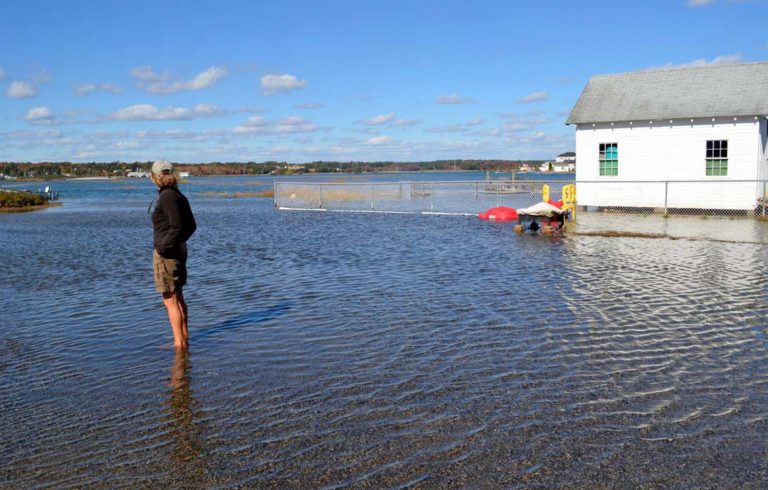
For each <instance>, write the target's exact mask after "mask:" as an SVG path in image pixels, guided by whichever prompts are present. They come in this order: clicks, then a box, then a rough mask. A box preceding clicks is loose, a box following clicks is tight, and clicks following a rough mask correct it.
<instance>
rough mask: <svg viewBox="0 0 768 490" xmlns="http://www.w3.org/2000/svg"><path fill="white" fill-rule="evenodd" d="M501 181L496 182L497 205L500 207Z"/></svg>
mask: <svg viewBox="0 0 768 490" xmlns="http://www.w3.org/2000/svg"><path fill="white" fill-rule="evenodd" d="M499 187H500V186H499V183H498V182H497V183H496V207H497V208H498V207H499Z"/></svg>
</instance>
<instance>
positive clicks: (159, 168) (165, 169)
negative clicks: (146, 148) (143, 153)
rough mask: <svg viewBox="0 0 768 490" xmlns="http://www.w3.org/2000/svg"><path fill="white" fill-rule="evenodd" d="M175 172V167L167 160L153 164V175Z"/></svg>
mask: <svg viewBox="0 0 768 490" xmlns="http://www.w3.org/2000/svg"><path fill="white" fill-rule="evenodd" d="M171 172H173V165H171V162H169V161H167V160H157V161H156V162H155V163H153V164H152V173H153V174H169V173H171Z"/></svg>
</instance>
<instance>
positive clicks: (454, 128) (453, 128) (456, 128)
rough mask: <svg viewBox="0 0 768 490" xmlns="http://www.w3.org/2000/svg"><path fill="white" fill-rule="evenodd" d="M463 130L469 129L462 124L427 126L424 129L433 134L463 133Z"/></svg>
mask: <svg viewBox="0 0 768 490" xmlns="http://www.w3.org/2000/svg"><path fill="white" fill-rule="evenodd" d="M465 131H469V130H468V129H467V128H466V127H465V126H464V125H463V124H451V125H449V126H440V127H436V128H427V129H425V130H424V132H425V133H435V134H444V133H463V132H465Z"/></svg>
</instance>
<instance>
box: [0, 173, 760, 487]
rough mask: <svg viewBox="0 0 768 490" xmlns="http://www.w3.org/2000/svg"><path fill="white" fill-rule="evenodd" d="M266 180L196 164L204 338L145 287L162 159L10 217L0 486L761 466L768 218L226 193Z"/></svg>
mask: <svg viewBox="0 0 768 490" xmlns="http://www.w3.org/2000/svg"><path fill="white" fill-rule="evenodd" d="M481 178H482V177H481ZM270 186H271V180H269V179H256V178H239V179H233V178H230V179H226V178H221V179H192V180H191V181H190V183H189V184H187V185H186V186H185V187H184V191H185V193H187V194H188V195H189V196H190V199H191V203H192V206H193V209H194V211H195V214H196V218H197V222H198V232H197V234H196V235H195V236H194V237H193V238H192V240H191V241H190V243H189V248H190V259H189V270H190V280H189V285H188V287H187V289H186V291H185V296H186V298H187V303H188V304H189V308H190V336H191V351H190V354H189V355H188V356H180V355H176V354H175V353H174V351H173V350H172V349H168V346H169V345H170V343H171V332H170V328H169V327H168V321H167V318H166V315H165V310H164V308H163V306H162V304H161V301H160V298H159V295H158V294H157V293H156V292H155V291H154V288H153V282H152V273H151V251H152V243H151V242H152V235H151V225H150V220H149V215H148V214H147V207H148V205H149V202H150V201H151V199H152V197H153V191H152V189H151V185H150V184H148V182H147V181H138V182H132V181H131V182H129V181H125V182H122V183H112V182H90V183H89V182H78V183H67V184H62V185H60V186H59V190H60V191H61V192H62V195H63V199H64V202H65V204H64V205H63V206H62V207H58V208H51V209H48V210H45V211H42V212H35V213H23V214H15V215H8V214H6V215H0V266H1V267H2V269H1V270H2V275H0V311H2V314H1V316H0V318H2V322H1V323H2V329H1V330H0V434H2V437H1V438H0V487H13V488H16V487H21V488H27V487H34V486H40V487H45V486H53V487H96V488H98V487H109V488H114V487H168V486H171V487H233V486H242V487H295V488H336V487H357V488H359V487H366V486H373V487H393V488H402V487H423V488H452V487H505V488H516V487H520V488H563V487H567V488H616V487H638V486H640V487H646V488H657V487H678V488H691V487H696V488H735V487H746V488H764V487H765V486H766V485H767V484H768V337H766V334H767V333H768V320H766V319H767V318H768V288H767V287H766V282H767V281H768V280H767V279H766V278H768V248H767V246H766V245H765V244H764V243H762V241H761V240H756V241H755V240H745V241H743V242H741V241H738V240H735V239H734V240H730V241H728V240H721V239H719V238H722V237H716V238H718V239H708V238H707V237H706V236H698V237H696V239H690V240H672V239H666V238H662V239H645V238H632V237H622V238H607V237H600V236H578V235H577V236H574V235H570V236H564V237H542V236H530V235H522V236H518V235H516V234H515V233H514V232H513V231H512V229H511V226H509V225H505V224H503V223H488V222H484V221H480V220H478V219H476V218H471V217H447V216H420V215H394V216H393V215H376V214H368V215H359V214H337V213H315V212H280V211H276V210H275V209H274V208H273V206H272V202H271V200H269V199H263V198H247V197H246V198H238V199H232V198H222V197H217V194H216V192H219V191H227V192H235V191H243V190H253V191H259V190H262V189H268V188H270ZM627 219H628V218H627ZM642 219H646V218H642ZM713 221H714V220H708V221H707V223H709V222H713ZM670 222H671V220H667V221H665V223H670ZM642 223H644V224H643V226H646V227H647V226H648V223H649V221H647V219H646V221H643V222H642ZM680 223H685V226H688V227H691V226H694V225H695V223H696V221H684V222H683V221H681V222H680ZM691 223H693V224H691ZM728 223H729V224H728V227H729V229H741V228H743V230H742V231H743V233H744V235H745V236H752V235H754V234H755V233H758V234H760V233H764V229H763V228H762V227H764V226H765V225H764V224H761V223H755V222H752V221H746V220H745V221H730V222H728ZM665 226H671V225H665ZM694 227H695V226H694ZM756 229H757V232H756V231H755V230H756ZM728 236H729V237H731V238H733V237H738V236H739V235H738V233H735V232H733V233H729V234H728ZM761 236H762V235H761Z"/></svg>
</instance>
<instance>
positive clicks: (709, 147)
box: [707, 141, 712, 150]
mask: <svg viewBox="0 0 768 490" xmlns="http://www.w3.org/2000/svg"><path fill="white" fill-rule="evenodd" d="M711 149H712V141H707V150H711Z"/></svg>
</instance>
